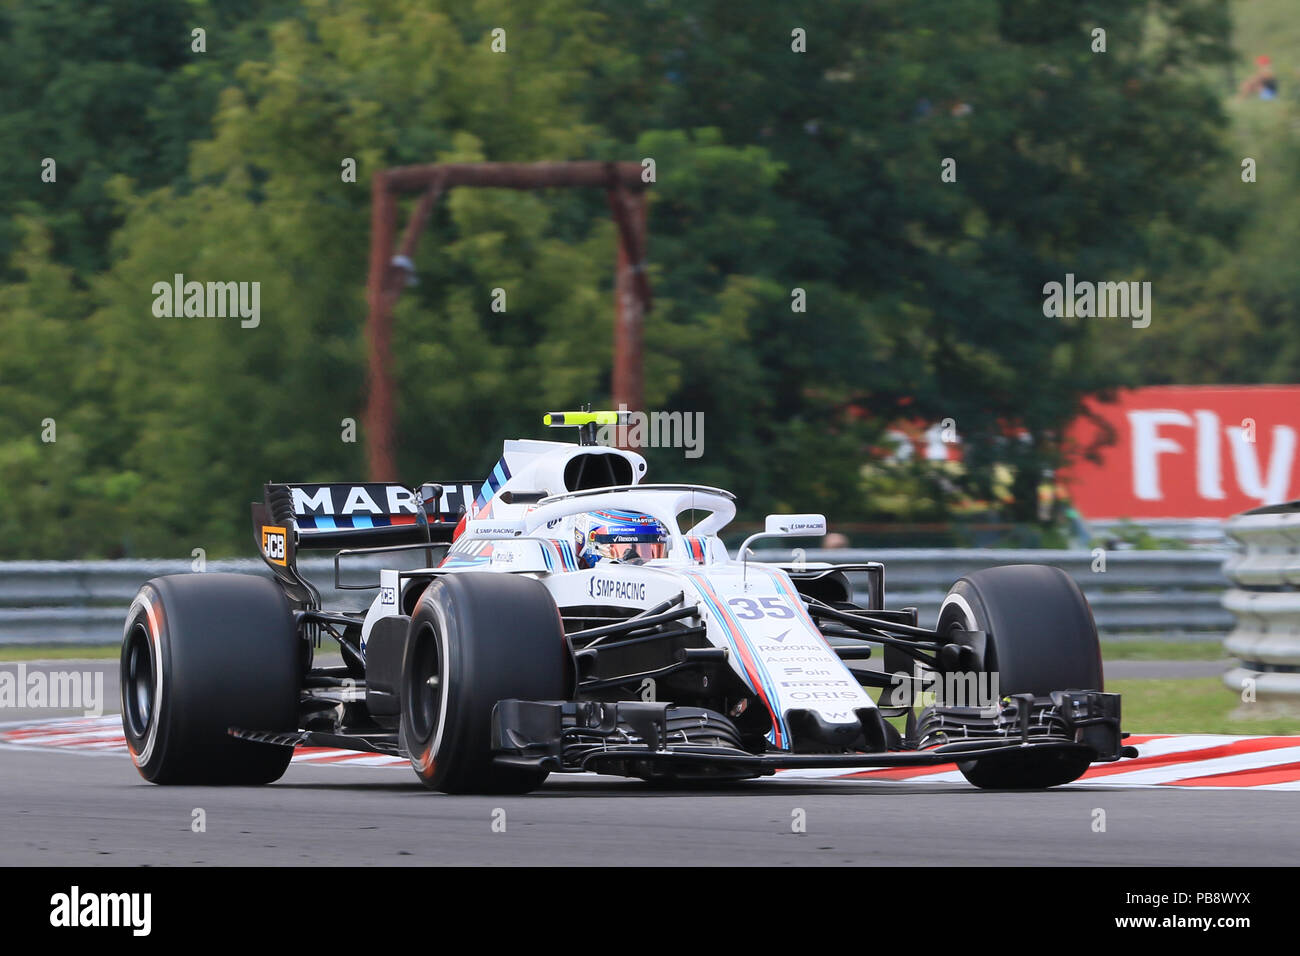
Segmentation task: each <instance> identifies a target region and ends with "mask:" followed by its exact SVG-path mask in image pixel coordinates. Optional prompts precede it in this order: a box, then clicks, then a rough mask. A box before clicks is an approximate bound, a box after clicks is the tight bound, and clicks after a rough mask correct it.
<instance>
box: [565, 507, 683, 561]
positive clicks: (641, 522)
mask: <svg viewBox="0 0 1300 956" xmlns="http://www.w3.org/2000/svg"><path fill="white" fill-rule="evenodd" d="M574 532H575V533H574V537H575V538H576V541H575V544H576V546H577V552H578V559H579V561H580V562H581V563H582V566H583V567H586V568H594V567H595V566H596V565H597V564H599V563H600V562H601V561H618V562H622V563H624V564H644V563H645V562H647V561H653V560H654V559H655V558H662V557H663V556H664V555H666V554H667V553H668V532H667V530H666V529H665V528H664V526H663V525H662V524H660V523H659V522H658V521H656V520H655V519H654V518H652V517H650V516H649V515H645V514H640V513H638V512H636V511H619V510H613V509H611V510H609V511H591V512H588V513H587V514H584V515H580V516H579V517H578V520H577V522H576V523H575V529H574Z"/></svg>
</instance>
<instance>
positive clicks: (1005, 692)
mask: <svg viewBox="0 0 1300 956" xmlns="http://www.w3.org/2000/svg"><path fill="white" fill-rule="evenodd" d="M957 630H966V631H984V632H985V633H986V634H987V635H988V638H987V645H986V648H985V660H984V665H985V667H984V669H985V671H986V672H987V674H988V675H989V676H990V677H993V676H996V679H997V685H996V686H997V688H998V694H999V696H1001V697H1007V696H1010V695H1013V694H1033V695H1034V696H1036V697H1046V696H1047V695H1048V694H1050V693H1051V692H1052V691H1058V690H1103V689H1104V688H1103V682H1102V667H1101V643H1100V641H1099V640H1098V638H1097V625H1096V623H1095V622H1094V621H1093V617H1092V610H1091V609H1090V608H1089V607H1088V602H1087V600H1086V599H1085V598H1084V596H1083V594H1082V592H1080V590H1079V587H1078V585H1076V584H1075V583H1074V581H1073V579H1071V578H1070V576H1069V575H1068V574H1066V573H1065V572H1064V571H1062V570H1060V569H1059V568H1051V567H1045V566H1042V565H1031V564H1018V565H1009V566H1006V567H1000V568H988V569H985V570H983V571H976V572H974V573H973V574H968V575H966V576H965V577H963V578H962V579H961V580H959V581H958V582H957V583H956V584H954V585H953V586H952V589H951V590H950V591H949V592H948V596H947V597H946V598H945V599H944V602H943V605H942V607H941V608H940V610H939V625H938V631H939V633H940V634H947V633H949V632H952V631H957ZM1090 762H1091V761H1090V758H1089V756H1088V755H1087V754H1085V753H1078V752H1071V751H1067V752H1046V753H1024V754H1018V753H1015V752H1014V751H1013V752H1010V753H1008V754H1005V755H1001V754H999V755H997V756H993V757H983V758H980V759H979V760H966V761H960V762H959V763H958V764H957V767H958V769H959V770H960V771H961V772H962V775H963V776H964V777H965V778H966V779H967V780H968V781H970V782H971V783H973V784H974V785H975V786H977V787H981V788H985V789H995V790H1038V789H1043V788H1046V787H1055V786H1058V785H1060V784H1064V783H1069V782H1070V781H1072V780H1077V779H1078V778H1079V777H1080V776H1082V775H1083V772H1084V771H1085V770H1087V769H1088V764H1089V763H1090Z"/></svg>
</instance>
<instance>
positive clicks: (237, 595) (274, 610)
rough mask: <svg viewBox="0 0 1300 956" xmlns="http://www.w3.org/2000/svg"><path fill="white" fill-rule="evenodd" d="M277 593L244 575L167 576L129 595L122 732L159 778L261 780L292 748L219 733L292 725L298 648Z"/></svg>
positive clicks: (275, 772)
mask: <svg viewBox="0 0 1300 956" xmlns="http://www.w3.org/2000/svg"><path fill="white" fill-rule="evenodd" d="M298 645H299V639H298V636H297V632H296V630H295V628H294V625H293V617H292V616H291V614H290V611H289V605H288V602H287V600H286V599H285V596H284V593H283V592H282V591H281V590H280V588H279V587H278V586H277V585H276V584H275V583H273V582H272V581H269V580H266V579H265V578H260V577H255V576H253V575H251V574H215V573H212V574H209V573H203V574H176V575H169V576H167V577H161V578H154V579H153V580H152V581H149V582H148V583H147V584H145V585H144V586H143V587H141V588H140V591H139V593H138V594H136V597H135V600H134V601H133V602H132V603H131V609H130V611H128V613H127V619H126V630H125V633H124V635H123V640H122V665H121V667H122V670H121V687H122V730H123V733H124V734H125V735H126V743H127V747H128V748H129V749H130V751H131V760H132V761H133V762H134V763H135V766H136V769H137V770H139V771H140V775H141V776H142V777H144V778H145V779H146V780H149V781H151V782H153V783H160V784H263V783H270V782H271V781H273V780H278V779H279V778H280V776H281V775H282V774H283V773H284V771H285V768H286V767H288V766H289V758H290V757H292V756H293V748H292V747H281V746H275V745H271V744H263V743H253V742H252V741H248V740H239V739H236V738H235V737H232V736H230V734H229V733H228V732H227V731H228V730H229V728H231V727H238V728H240V729H244V730H261V731H269V732H292V731H294V730H296V729H297V726H298V689H299V683H300V681H299V674H300V648H299V646H298Z"/></svg>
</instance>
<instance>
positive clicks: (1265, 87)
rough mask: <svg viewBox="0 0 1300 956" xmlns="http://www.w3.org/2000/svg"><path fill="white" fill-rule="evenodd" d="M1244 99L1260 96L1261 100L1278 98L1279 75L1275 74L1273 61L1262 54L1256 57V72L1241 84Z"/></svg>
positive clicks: (1241, 93)
mask: <svg viewBox="0 0 1300 956" xmlns="http://www.w3.org/2000/svg"><path fill="white" fill-rule="evenodd" d="M1240 95H1241V98H1242V99H1246V98H1248V97H1251V96H1258V97H1259V98H1260V99H1261V100H1275V99H1277V77H1276V76H1275V75H1274V74H1273V61H1272V59H1271V58H1270V57H1268V56H1265V55H1263V54H1261V55H1260V56H1257V57H1255V72H1254V73H1253V74H1251V75H1250V76H1249V77H1247V78H1246V80H1245V82H1243V83H1242V84H1241V90H1240Z"/></svg>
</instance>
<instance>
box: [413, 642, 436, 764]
mask: <svg viewBox="0 0 1300 956" xmlns="http://www.w3.org/2000/svg"><path fill="white" fill-rule="evenodd" d="M441 707H442V661H441V659H440V656H439V654H438V636H437V635H436V634H435V633H434V632H433V628H426V629H425V630H424V631H423V632H422V633H421V634H420V636H419V638H418V639H417V640H416V645H415V656H414V658H413V660H412V661H411V686H410V708H411V709H410V714H411V729H412V730H414V731H415V736H416V739H418V740H428V739H429V738H430V737H432V736H433V734H434V731H436V730H437V729H438V713H439V710H440V709H441Z"/></svg>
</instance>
